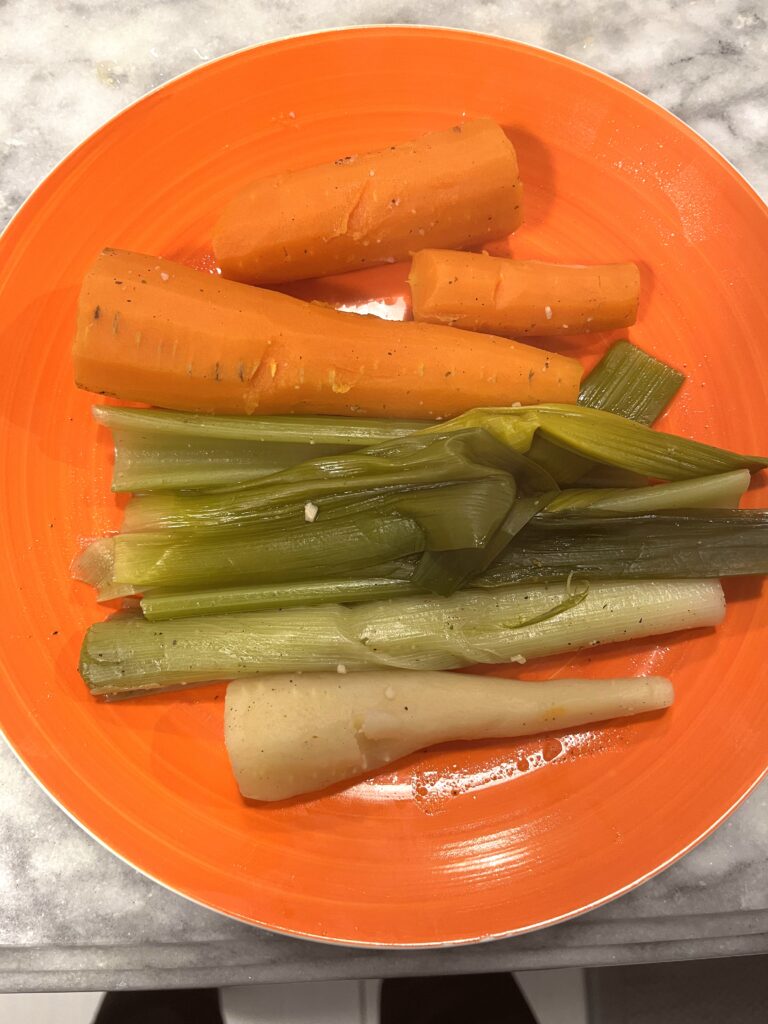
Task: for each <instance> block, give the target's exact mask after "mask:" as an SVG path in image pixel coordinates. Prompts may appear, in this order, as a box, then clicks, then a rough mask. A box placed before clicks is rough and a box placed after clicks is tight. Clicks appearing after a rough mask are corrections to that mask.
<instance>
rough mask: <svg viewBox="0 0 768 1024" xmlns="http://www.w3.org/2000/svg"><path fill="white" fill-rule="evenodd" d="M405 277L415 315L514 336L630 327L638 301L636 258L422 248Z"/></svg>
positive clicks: (638, 279) (574, 332) (425, 319)
mask: <svg viewBox="0 0 768 1024" xmlns="http://www.w3.org/2000/svg"><path fill="white" fill-rule="evenodd" d="M408 282H409V284H410V286H411V296H412V299H413V315H414V319H416V320H420V321H423V322H427V323H432V324H449V325H450V326H452V327H461V328H463V329H464V330H468V331H488V332H489V333H491V334H502V335H506V336H507V337H510V338H514V337H517V338H520V337H526V336H528V335H538V336H541V337H545V336H549V335H559V334H588V333H590V332H592V331H608V330H613V329H614V328H619V327H629V326H630V325H631V324H633V323H634V322H635V320H636V319H637V307H638V303H639V301H640V272H639V271H638V269H637V267H636V266H635V264H634V263H611V264H607V265H603V266H590V267H582V266H570V265H561V264H557V263H541V262H539V261H538V260H512V259H504V258H501V257H496V256H488V255H487V254H485V253H482V254H481V253H468V252H453V251H449V250H445V249H424V250H422V251H421V252H417V253H415V255H414V257H413V263H412V266H411V273H410V276H409V278H408Z"/></svg>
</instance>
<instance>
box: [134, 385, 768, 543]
mask: <svg viewBox="0 0 768 1024" xmlns="http://www.w3.org/2000/svg"><path fill="white" fill-rule="evenodd" d="M538 437H542V438H544V439H545V440H547V441H549V442H552V444H553V447H555V446H557V447H558V448H559V449H562V450H563V451H565V452H567V453H568V454H569V455H570V454H573V455H575V456H578V457H580V456H586V457H588V458H589V459H591V460H593V461H597V462H600V463H603V464H605V465H607V466H613V467H617V468H619V469H628V470H631V471H633V472H637V473H642V474H644V475H646V476H651V477H656V478H659V479H663V480H686V479H695V478H698V477H703V476H708V475H717V474H720V473H724V472H731V471H739V470H744V469H747V470H757V469H759V468H761V467H762V466H763V465H766V463H768V460H766V459H765V458H762V457H759V456H752V455H739V454H737V453H735V452H729V451H727V450H725V449H720V448H713V447H711V446H710V445H705V444H701V443H700V442H698V441H691V440H688V439H687V438H682V437H676V436H674V435H672V434H664V433H662V432H660V431H656V430H651V429H650V428H649V427H646V426H644V425H643V424H641V423H635V422H632V421H631V420H627V419H624V418H623V417H621V416H615V415H613V414H611V413H608V412H602V411H599V410H596V409H587V408H582V407H581V406H575V405H574V406H569V405H537V406H530V407H527V408H500V409H493V408H491V409H473V410H472V411H471V412H468V413H465V414H464V415H463V416H460V417H457V418H456V419H455V420H453V421H450V422H448V423H443V424H436V425H435V426H433V427H429V428H427V429H426V430H422V431H419V432H418V433H415V434H411V435H408V436H407V437H403V438H399V439H396V440H394V441H391V442H386V443H384V444H380V445H374V446H371V447H370V448H366V449H361V450H359V451H354V452H350V453H348V454H343V455H338V456H330V457H327V458H323V459H314V460H312V461H311V462H308V463H304V464H302V465H299V466H295V467H293V468H291V469H288V470H285V471H283V472H281V473H275V474H273V475H272V476H268V477H265V478H264V479H263V480H261V481H256V482H254V483H253V484H252V485H249V486H244V487H241V488H239V489H237V490H233V491H231V492H228V493H224V494H217V493H214V494H202V495H195V494H192V495H189V494H187V495H169V494H162V493H157V494H148V495H144V496H139V497H137V498H135V499H134V500H133V501H132V502H131V503H130V505H129V506H128V509H127V511H126V518H125V528H126V529H128V530H152V529H158V528H159V527H166V526H174V527H188V526H216V525H234V524H235V523H247V522H251V521H253V520H254V518H258V517H261V516H263V515H265V510H267V509H269V508H272V509H274V510H277V511H278V512H280V514H286V512H289V511H290V503H291V502H293V503H294V506H296V503H298V504H300V505H301V506H302V507H303V503H304V502H306V501H312V502H314V503H316V504H318V508H319V509H320V513H321V515H322V514H323V509H324V508H325V505H324V502H325V501H326V500H327V496H334V495H335V496H337V499H338V500H339V501H340V502H341V507H342V508H343V507H344V502H343V494H346V495H351V494H352V493H356V494H358V495H361V496H362V495H363V494H364V493H366V492H368V493H370V492H372V491H374V490H377V489H380V488H388V487H398V488H400V489H402V488H404V487H422V486H426V485H431V484H435V483H446V482H449V481H450V482H457V481H458V480H467V479H476V478H478V477H481V476H482V477H485V476H488V475H489V472H490V471H491V470H490V467H495V468H494V470H492V472H494V473H495V475H498V474H499V473H501V474H502V475H504V474H510V475H512V476H514V477H515V479H516V481H517V482H518V484H521V485H522V484H526V483H527V484H528V485H529V492H531V493H534V494H541V493H544V492H546V491H548V490H552V491H553V492H555V491H556V490H557V485H556V484H555V482H554V480H553V478H552V477H551V476H550V475H549V473H548V472H547V471H546V470H545V469H544V468H543V467H542V466H541V465H540V464H539V462H538V461H535V460H538V453H537V452H536V449H535V440H536V439H538ZM532 440H533V441H534V444H532ZM526 452H527V453H528V454H525V453H526ZM478 464H479V465H478ZM552 496H553V497H554V494H553V495H552ZM332 509H333V506H331V510H332Z"/></svg>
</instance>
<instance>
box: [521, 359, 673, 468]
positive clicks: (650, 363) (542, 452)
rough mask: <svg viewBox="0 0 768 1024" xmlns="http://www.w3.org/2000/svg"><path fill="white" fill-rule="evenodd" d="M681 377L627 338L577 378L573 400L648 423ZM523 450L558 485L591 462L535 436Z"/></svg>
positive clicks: (659, 412)
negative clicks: (579, 385)
mask: <svg viewBox="0 0 768 1024" xmlns="http://www.w3.org/2000/svg"><path fill="white" fill-rule="evenodd" d="M684 380H685V377H684V376H683V374H682V373H678V371H677V370H673V369H672V367H671V366H667V364H666V363H662V362H661V361H660V360H658V359H654V357H653V356H650V355H648V353H647V352H643V351H642V349H639V348H637V346H636V345H633V344H632V343H631V342H630V341H617V342H616V344H615V345H613V346H612V347H611V348H609V349H608V351H607V352H606V353H605V355H604V356H603V357H602V359H601V360H600V362H599V363H597V365H596V366H595V367H594V368H593V369H592V370H591V371H590V372H589V373H588V374H587V376H586V377H585V378H584V380H583V381H582V383H581V389H580V391H579V404H580V405H586V406H589V407H590V408H592V409H603V410H605V411H606V412H613V413H616V414H617V415H618V416H626V417H627V419H630V420H637V422H638V423H645V424H651V423H653V421H654V420H655V419H657V417H659V416H660V415H661V414H662V412H663V411H664V409H666V407H667V405H669V403H670V402H671V401H672V399H673V398H674V396H675V395H676V394H677V391H678V390H679V388H680V386H681V385H682V383H683V381H684ZM528 454H529V455H530V457H531V458H532V459H534V460H535V461H536V462H539V463H540V464H541V465H542V466H543V467H544V468H545V469H547V470H549V472H550V473H551V474H552V476H554V477H555V479H556V480H557V482H558V483H560V484H568V483H573V482H574V481H576V480H579V479H581V477H582V476H583V475H584V474H585V473H586V472H587V471H589V470H590V468H591V466H592V463H591V462H590V461H589V460H588V459H586V458H582V457H581V456H580V455H576V454H574V453H573V452H566V451H564V450H563V449H562V448H559V447H557V446H556V445H554V444H552V443H551V442H550V441H547V440H546V439H545V438H544V437H541V436H539V437H536V438H534V441H533V444H532V445H531V448H530V451H529V453H528Z"/></svg>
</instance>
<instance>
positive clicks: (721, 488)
mask: <svg viewBox="0 0 768 1024" xmlns="http://www.w3.org/2000/svg"><path fill="white" fill-rule="evenodd" d="M749 480H750V476H749V470H747V469H734V470H733V471H732V472H730V473H717V474H715V475H714V476H704V477H695V478H694V479H692V480H682V481H676V482H675V483H671V484H656V485H654V486H652V487H616V488H608V487H597V488H589V489H582V490H567V491H560V493H559V494H557V495H555V497H554V498H552V499H551V501H550V502H549V503H548V504H547V509H546V510H547V512H562V511H564V510H565V509H577V508H590V509H594V510H595V511H596V512H597V511H603V512H623V513H624V514H625V515H634V514H637V513H640V512H661V511H663V510H664V509H681V508H738V507H739V500H740V498H741V496H742V495H743V494H744V492H745V491H746V490H747V488H748V487H749Z"/></svg>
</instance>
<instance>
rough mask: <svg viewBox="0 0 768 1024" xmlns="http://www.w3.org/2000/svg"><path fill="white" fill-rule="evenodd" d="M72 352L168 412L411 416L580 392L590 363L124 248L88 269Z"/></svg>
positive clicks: (92, 376)
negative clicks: (323, 301) (340, 306)
mask: <svg viewBox="0 0 768 1024" xmlns="http://www.w3.org/2000/svg"><path fill="white" fill-rule="evenodd" d="M73 357H74V367H75V380H76V382H77V384H78V386H79V387H81V388H85V389H86V390H88V391H95V392H97V393H99V394H106V395H114V396H116V397H118V398H123V399H127V400H131V401H138V402H146V403H148V404H150V405H157V406H161V407H163V408H166V409H179V410H184V411H191V412H207V413H247V414H249V413H254V412H257V411H258V412H259V413H262V414H271V413H298V412H304V413H319V414H330V415H359V416H371V415H375V416H384V417H404V418H416V419H437V418H442V417H447V416H455V415H457V414H458V413H461V412H464V411H466V410H467V409H471V408H474V407H475V406H483V405H508V404H510V403H513V402H521V403H523V404H531V403H535V402H574V401H575V400H576V397H577V395H578V389H579V383H580V379H581V371H582V368H581V364H580V363H579V362H578V361H577V360H575V359H569V358H567V357H565V356H560V355H553V354H551V353H548V352H544V351H542V350H541V349H537V348H532V347H531V346H529V345H525V344H521V343H518V342H514V341H509V340H507V339H505V338H494V337H490V336H488V335H482V334H478V335H469V334H467V333H465V332H463V331H457V330H454V329H453V328H450V327H440V326H434V325H432V324H417V323H413V322H408V323H398V322H394V321H390V320H380V319H379V318H377V317H374V316H359V315H358V314H356V313H341V312H339V311H337V310H335V309H330V308H328V307H326V306H321V305H318V304H316V303H309V302H303V301H302V300H301V299H294V298H292V297H290V296H288V295H283V294H280V293H278V292H272V291H266V290H264V289H261V288H252V287H250V286H249V285H244V284H238V283H236V282H234V281H225V280H222V279H221V278H220V277H218V276H216V275H212V274H206V273H203V272H201V271H197V270H192V269H191V268H190V267H185V266H181V265H180V264H176V263H171V262H170V261H168V260H164V259H160V258H158V257H155V256H143V255H140V254H138V253H131V252H122V251H120V250H115V249H105V250H104V252H103V253H102V254H101V255H100V256H99V257H98V259H97V260H96V262H95V263H94V265H93V266H92V267H91V269H90V271H89V272H88V274H87V275H86V278H85V281H84V283H83V287H82V291H81V293H80V300H79V306H78V320H77V331H76V335H75V340H74V346H73Z"/></svg>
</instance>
